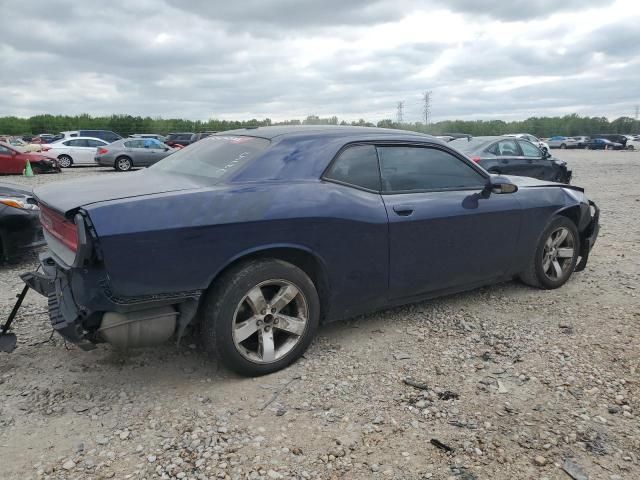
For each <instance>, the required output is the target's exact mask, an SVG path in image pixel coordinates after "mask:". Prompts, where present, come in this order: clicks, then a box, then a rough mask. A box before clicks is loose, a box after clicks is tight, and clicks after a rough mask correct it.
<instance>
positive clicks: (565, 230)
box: [520, 216, 580, 289]
mask: <svg viewBox="0 0 640 480" xmlns="http://www.w3.org/2000/svg"><path fill="white" fill-rule="evenodd" d="M579 252H580V237H579V236H578V229H577V228H576V226H575V224H574V223H573V222H572V221H571V220H569V219H568V218H567V217H562V216H558V217H555V218H554V219H553V220H552V221H551V222H550V223H549V225H548V226H547V228H545V230H544V232H543V233H542V235H541V236H540V240H539V241H538V245H537V247H536V250H535V252H534V253H533V256H532V258H531V260H530V262H529V265H528V267H527V269H526V271H524V272H522V274H521V275H520V278H521V279H522V281H523V282H524V283H526V284H528V285H531V286H533V287H538V288H544V289H554V288H558V287H561V286H562V285H564V284H565V283H566V282H567V280H569V278H570V277H571V274H572V273H573V271H574V270H575V268H576V263H577V262H578V255H579Z"/></svg>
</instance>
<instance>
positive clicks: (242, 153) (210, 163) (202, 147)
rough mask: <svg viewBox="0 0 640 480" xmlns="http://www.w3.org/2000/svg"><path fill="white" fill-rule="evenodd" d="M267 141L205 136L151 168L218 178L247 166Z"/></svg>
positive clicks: (237, 137)
mask: <svg viewBox="0 0 640 480" xmlns="http://www.w3.org/2000/svg"><path fill="white" fill-rule="evenodd" d="M269 143H270V142H269V140H266V139H264V138H256V137H245V136H229V135H224V136H222V135H221V136H212V137H207V138H204V139H202V140H201V141H199V142H196V143H194V144H193V145H190V146H189V147H186V148H183V149H182V150H179V151H177V152H176V153H174V154H172V155H169V156H168V157H166V158H165V159H164V160H161V161H160V162H158V163H156V164H155V165H153V166H152V167H150V168H155V169H158V170H163V171H165V172H174V173H182V174H184V175H194V176H198V177H208V178H215V179H217V178H221V177H222V176H223V175H226V174H227V173H230V172H232V171H235V170H237V169H239V168H240V167H241V166H243V165H246V163H247V162H248V161H249V160H251V159H253V158H255V157H256V156H257V155H258V154H260V153H261V152H263V151H264V150H265V149H266V148H267V147H268V146H269Z"/></svg>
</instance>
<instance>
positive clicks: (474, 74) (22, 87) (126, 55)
mask: <svg viewBox="0 0 640 480" xmlns="http://www.w3.org/2000/svg"><path fill="white" fill-rule="evenodd" d="M0 59H1V62H2V63H1V65H2V67H1V68H0V116H5V115H17V116H22V117H26V116H31V115H35V114H40V113H50V114H70V115H74V114H80V113H89V114H91V115H110V114H114V113H127V114H132V115H141V116H152V117H156V116H162V117H165V118H186V119H191V120H206V119H209V118H218V119H228V120H244V119H251V118H259V119H262V118H266V117H268V118H271V119H272V120H276V121H279V120H285V119H295V118H298V119H303V118H305V117H306V116H307V115H319V116H321V117H327V116H333V115H336V116H338V117H339V118H340V119H344V120H348V121H351V120H358V119H359V118H365V119H367V120H369V121H378V120H381V119H384V118H391V119H396V116H397V103H398V102H400V101H403V102H404V108H403V119H404V121H408V122H415V121H421V120H424V114H423V94H424V92H426V91H431V92H432V93H431V120H432V121H439V120H445V119H466V120H471V119H503V120H517V119H524V118H528V117H531V116H543V115H546V116H556V115H565V114H570V113H578V114H580V115H587V116H606V117H609V118H610V119H613V118H616V117H619V116H632V117H633V116H634V115H635V107H636V105H640V1H638V0H562V1H558V0H509V1H503V0H385V1H378V0H321V1H320V0H317V1H312V0H242V1H240V0H229V1H218V0H190V1H179V0H136V1H135V2H134V1H130V0H109V1H105V0H100V1H96V0H82V1H79V0H48V1H46V2H44V1H38V0H0Z"/></svg>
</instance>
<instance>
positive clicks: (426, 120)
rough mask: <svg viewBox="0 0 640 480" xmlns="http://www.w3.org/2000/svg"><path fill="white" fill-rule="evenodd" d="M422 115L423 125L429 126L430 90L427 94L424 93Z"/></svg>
mask: <svg viewBox="0 0 640 480" xmlns="http://www.w3.org/2000/svg"><path fill="white" fill-rule="evenodd" d="M423 113H424V124H425V125H426V126H429V123H431V90H429V91H428V92H424V107H423Z"/></svg>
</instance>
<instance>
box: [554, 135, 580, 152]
mask: <svg viewBox="0 0 640 480" xmlns="http://www.w3.org/2000/svg"><path fill="white" fill-rule="evenodd" d="M547 144H548V145H549V148H562V149H564V148H578V146H579V142H578V141H577V140H576V139H575V138H573V137H562V136H556V137H551V138H550V139H549V140H548V141H547Z"/></svg>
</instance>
